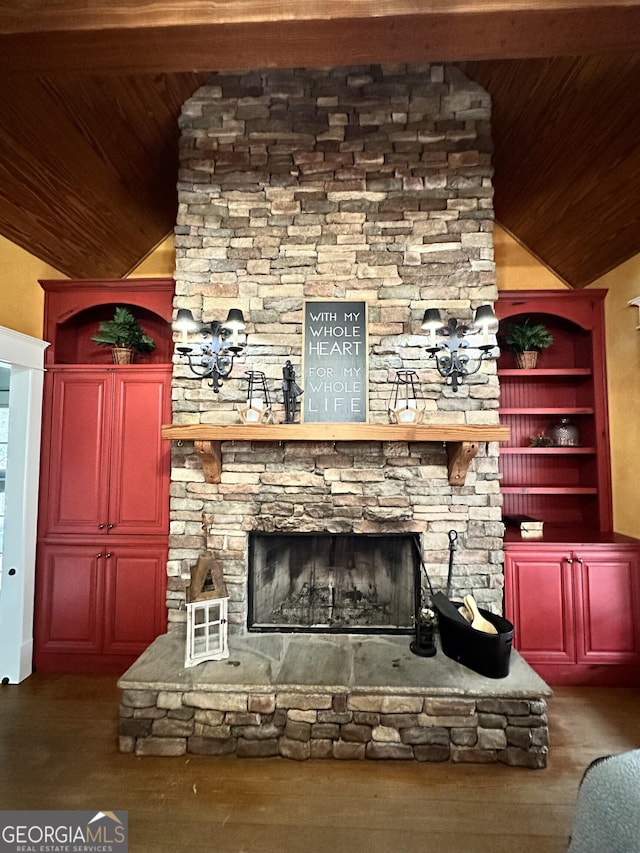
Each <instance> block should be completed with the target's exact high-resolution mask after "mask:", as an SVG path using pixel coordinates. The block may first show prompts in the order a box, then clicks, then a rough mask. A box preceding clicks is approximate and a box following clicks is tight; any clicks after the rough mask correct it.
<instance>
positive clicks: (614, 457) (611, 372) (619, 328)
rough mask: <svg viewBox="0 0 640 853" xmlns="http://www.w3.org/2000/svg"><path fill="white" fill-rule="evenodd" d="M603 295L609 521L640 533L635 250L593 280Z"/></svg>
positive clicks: (638, 260)
mask: <svg viewBox="0 0 640 853" xmlns="http://www.w3.org/2000/svg"><path fill="white" fill-rule="evenodd" d="M591 287H594V288H603V289H605V290H608V291H609V292H608V294H607V298H606V299H605V319H606V336H607V356H606V360H607V379H608V383H607V384H608V389H609V431H610V437H611V476H612V480H613V526H614V529H615V530H616V531H617V532H618V533H624V534H626V535H627V536H634V537H637V538H640V511H639V505H640V452H639V451H638V447H639V445H640V329H637V328H636V326H640V319H639V312H638V308H637V307H635V306H630V305H629V300H631V299H635V298H636V297H638V296H640V255H636V256H635V257H634V258H632V259H631V260H630V261H627V262H626V263H625V264H621V265H620V266H619V267H617V268H616V269H615V270H613V271H612V272H610V273H608V274H607V275H605V276H602V278H599V279H598V280H597V281H595V282H594V283H593V284H592V285H591Z"/></svg>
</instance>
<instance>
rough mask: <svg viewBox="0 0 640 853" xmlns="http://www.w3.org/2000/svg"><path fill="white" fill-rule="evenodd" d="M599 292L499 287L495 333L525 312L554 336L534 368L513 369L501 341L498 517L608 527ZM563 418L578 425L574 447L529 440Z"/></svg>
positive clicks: (511, 358)
mask: <svg viewBox="0 0 640 853" xmlns="http://www.w3.org/2000/svg"><path fill="white" fill-rule="evenodd" d="M604 296H605V292H604V291H589V292H588V293H585V292H575V293H574V292H570V291H562V292H556V291H509V292H505V291H503V292H501V294H500V298H499V300H498V302H497V304H496V313H497V315H498V318H499V320H500V323H501V331H502V334H503V335H506V332H507V330H508V327H509V325H510V324H511V323H513V322H520V321H522V320H524V318H525V317H530V318H531V320H532V322H534V323H543V324H544V325H545V326H546V327H547V329H548V330H549V331H550V332H551V334H552V335H553V339H554V340H553V344H552V346H551V347H549V348H548V349H547V350H544V351H543V352H542V353H541V354H540V356H539V360H538V366H537V367H536V368H533V369H519V368H517V367H516V366H515V358H514V355H513V353H510V352H508V351H506V349H505V348H504V347H503V348H502V352H501V356H500V359H499V362H498V376H499V379H500V391H501V401H500V420H501V422H503V423H504V424H505V425H508V426H509V427H510V429H511V438H510V440H509V442H506V443H504V444H503V445H501V447H500V470H501V475H502V478H501V489H502V494H503V501H504V515H505V516H506V517H509V516H529V517H532V518H535V519H539V520H541V521H544V522H545V525H554V526H556V527H557V526H558V525H560V526H566V527H567V528H569V527H571V528H572V530H575V529H581V528H583V529H585V530H587V529H588V530H595V531H608V530H611V524H612V522H611V486H610V474H609V446H608V421H607V407H606V376H605V372H604V371H605V368H604V341H603V337H602V303H603V299H604ZM564 417H568V418H569V419H570V420H571V422H572V423H573V424H574V425H575V426H576V427H577V428H578V431H579V445H578V446H571V447H558V446H533V442H535V440H536V437H539V436H543V435H547V434H548V432H549V430H550V428H551V427H552V426H553V424H555V423H557V422H558V421H559V420H560V419H561V418H564Z"/></svg>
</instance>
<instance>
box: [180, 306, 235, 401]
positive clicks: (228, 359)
mask: <svg viewBox="0 0 640 853" xmlns="http://www.w3.org/2000/svg"><path fill="white" fill-rule="evenodd" d="M244 328H245V322H244V317H243V315H242V311H241V310H240V309H239V308H232V309H231V310H230V311H229V313H228V315H227V319H226V320H225V321H224V323H221V322H220V321H218V320H212V321H211V322H210V323H202V324H199V323H196V321H195V320H194V319H193V314H192V313H191V311H189V309H188V308H179V309H178V313H177V315H176V319H175V320H174V322H173V329H174V331H176V332H179V333H180V341H179V343H178V344H177V346H176V352H177V353H178V354H179V355H180V357H181V358H183V359H186V361H187V363H188V365H189V369H190V370H191V372H192V373H193V375H194V376H197V377H198V378H199V379H208V380H209V385H210V387H211V388H213V390H214V393H216V394H218V393H219V391H220V388H221V387H222V381H223V380H224V379H228V378H229V376H230V375H231V371H232V370H233V361H234V359H235V357H236V356H237V355H238V354H239V353H241V352H242V350H243V349H244V344H243V343H241V341H240V336H239V333H240V332H241V331H242V330H243V329H244ZM194 334H197V335H199V337H200V340H198V341H196V342H194V343H190V342H189V335H194Z"/></svg>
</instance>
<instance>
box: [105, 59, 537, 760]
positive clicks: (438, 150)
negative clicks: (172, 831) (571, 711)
mask: <svg viewBox="0 0 640 853" xmlns="http://www.w3.org/2000/svg"><path fill="white" fill-rule="evenodd" d="M490 121H491V109H490V99H489V96H488V95H487V93H486V92H485V91H484V90H483V89H482V88H481V87H480V86H478V85H477V84H475V83H473V82H472V81H470V80H468V79H467V78H466V77H465V76H464V75H463V74H462V73H461V72H460V71H459V70H458V69H457V68H456V67H454V66H449V65H412V66H406V65H393V66H391V65H384V66H366V67H349V68H335V69H296V70H270V71H254V72H247V73H238V74H220V75H213V76H212V77H211V80H210V82H209V84H208V85H206V86H204V87H202V88H201V89H200V90H198V91H197V92H196V93H195V94H194V95H193V97H192V98H190V99H189V100H188V101H187V102H186V103H185V104H184V107H183V110H182V116H181V119H180V128H181V138H180V171H179V182H178V218H177V224H176V229H175V245H176V272H175V280H176V292H175V308H176V310H177V309H179V308H188V309H190V310H191V311H192V312H193V314H194V316H195V317H198V318H202V320H203V321H206V322H209V321H211V320H213V319H223V318H224V317H225V316H226V314H227V311H228V310H229V309H230V308H232V307H233V308H235V307H239V308H241V309H242V310H243V311H244V315H245V318H246V319H247V321H248V326H247V331H246V348H245V350H244V351H243V354H242V357H241V358H240V360H239V361H238V362H237V363H236V367H235V369H234V373H233V377H232V378H231V379H230V380H229V381H228V382H225V384H224V385H223V387H222V389H221V391H220V393H219V394H216V395H215V397H214V395H213V393H212V392H211V389H210V388H209V387H208V386H207V384H206V383H203V382H202V381H200V380H198V379H195V378H194V377H193V375H192V374H191V373H190V372H189V370H188V369H187V367H186V366H185V365H184V364H183V363H181V362H180V360H179V359H177V358H176V360H175V366H174V381H173V422H174V424H176V425H180V426H185V427H188V426H189V425H221V424H222V425H225V424H228V425H230V424H237V423H239V415H238V410H239V408H240V407H242V406H243V405H244V404H245V403H246V382H245V381H243V373H244V371H245V370H259V371H263V372H264V374H265V376H266V379H267V382H268V383H269V385H270V387H271V389H272V391H273V393H274V395H275V404H274V412H275V419H276V421H282V420H284V412H283V401H282V392H281V390H280V389H281V387H282V386H281V380H282V375H283V374H282V370H283V367H284V365H285V363H286V362H287V361H290V362H291V364H292V365H293V367H294V368H295V371H296V375H297V377H299V378H300V379H301V378H302V376H303V370H302V363H301V361H302V329H303V318H304V311H305V302H306V301H307V300H318V299H320V300H333V299H335V300H345V301H350V300H351V301H364V302H365V303H366V306H367V315H368V316H367V332H368V383H367V384H368V387H367V392H368V395H367V405H368V421H369V423H370V424H388V422H389V421H388V415H387V406H388V398H389V393H390V388H391V383H392V381H393V379H394V377H395V375H396V371H397V370H413V371H415V372H416V374H417V376H418V380H419V391H420V405H421V407H422V408H423V409H424V422H425V423H429V424H434V425H438V424H448V425H457V426H476V427H480V426H483V425H497V424H498V413H497V407H498V395H499V386H498V380H497V376H496V371H495V364H494V363H493V362H486V363H484V365H483V367H482V369H481V370H480V371H479V372H478V373H476V374H475V375H473V376H472V377H470V378H469V379H468V380H467V381H465V382H464V383H463V384H462V386H461V387H460V388H459V390H457V391H454V390H453V389H452V388H451V387H449V386H447V385H445V384H444V382H443V380H442V378H441V377H440V376H439V374H438V373H437V371H436V370H435V369H434V366H433V362H431V361H430V360H429V359H428V357H427V355H428V354H427V352H426V349H425V336H424V333H423V332H422V331H421V328H420V327H421V320H422V316H423V314H424V311H425V309H426V308H427V307H431V306H437V307H439V308H440V310H441V312H442V313H443V316H455V317H456V318H459V319H461V320H470V319H471V318H472V316H473V312H474V310H475V309H476V308H477V307H478V306H479V305H482V304H486V303H493V302H494V301H495V299H496V297H497V290H496V282H495V267H494V261H493V241H492V229H493V189H492V180H491V178H492V168H491V125H490ZM301 384H302V383H301ZM251 429H252V430H254V431H255V438H254V437H253V433H252V435H251V437H250V438H247V437H243V438H242V439H241V440H231V441H222V445H221V473H220V476H219V477H218V478H217V479H218V480H219V482H211V481H208V480H210V478H208V477H206V476H205V472H204V471H203V465H202V460H201V456H200V455H199V453H198V452H197V447H196V446H195V445H194V442H192V441H188V440H186V441H178V442H175V441H174V442H173V444H172V486H171V539H170V555H169V563H168V592H167V596H168V606H169V625H168V634H167V635H166V637H165V638H159V640H160V641H161V642H162V644H164V645H163V649H165V651H163V652H162V654H163V655H164V658H163V659H164V660H165V661H166V660H167V655H168V656H169V658H171V659H172V660H173V657H171V656H172V655H173V656H175V655H176V654H177V653H178V652H177V651H176V650H177V649H179V648H180V644H181V642H182V636H183V632H184V622H185V610H184V603H185V586H186V583H187V581H188V578H189V569H190V566H191V565H193V564H194V563H195V562H196V560H197V558H198V555H199V554H200V553H201V552H202V550H203V549H204V548H207V549H208V550H209V551H211V553H212V554H213V555H214V556H215V557H216V558H217V559H218V560H219V561H220V563H221V565H222V566H223V570H224V576H225V581H226V585H227V589H228V592H229V596H230V598H229V631H230V646H231V647H232V648H235V649H236V658H237V659H236V663H237V664H238V668H237V671H236V672H232V671H231V670H230V668H229V666H226V668H224V669H223V668H221V667H224V664H221V663H218V664H217V663H210V664H203V665H201V666H200V667H196V668H195V669H196V670H199V671H200V672H191V673H189V674H185V673H184V672H177V671H173V670H172V672H171V674H169V675H167V673H166V672H163V673H159V672H158V671H157V669H155V668H154V664H153V663H152V662H151V660H150V657H149V656H147V657H145V656H143V659H141V662H140V666H139V667H138V668H136V666H135V665H134V668H132V671H131V672H130V673H128V674H126V675H125V676H124V677H123V679H122V681H121V685H122V686H123V687H124V689H125V696H124V701H123V716H124V719H123V728H122V729H121V734H122V740H121V748H122V749H124V750H125V751H136V752H137V753H138V754H184V753H185V752H186V751H187V750H188V751H190V752H204V753H207V754H212V753H213V754H224V753H227V752H237V753H238V754H242V755H267V754H281V755H287V756H288V757H294V758H308V757H334V758H335V757H338V758H340V757H344V758H364V757H373V758H381V757H382V758H383V757H389V758H401V757H402V758H406V757H413V758H419V759H421V760H444V759H446V758H451V757H454V760H462V761H464V760H470V761H473V760H483V761H484V760H490V761H498V760H499V761H503V762H504V763H513V764H524V765H527V766H544V764H545V762H546V758H545V756H546V718H545V717H544V711H545V703H544V701H543V699H542V698H541V697H542V696H543V695H546V693H545V691H546V686H545V685H544V684H543V683H542V682H540V681H539V680H537V679H535V678H534V684H533V686H531V684H530V683H529V684H525V685H523V683H522V682H520V681H516V682H515V683H510V684H508V685H507V684H505V685H502V686H501V689H499V686H496V685H495V684H492V685H490V686H488V685H487V684H486V683H485V682H486V681H487V680H486V679H479V677H475V680H474V678H473V677H472V679H471V682H468V680H467V681H466V682H464V683H465V686H464V687H462V688H461V687H460V684H461V683H463V681H464V679H463V681H461V680H460V678H461V676H460V673H459V672H456V673H454V674H453V675H452V674H451V672H450V671H449V669H448V667H449V666H453V667H454V668H455V667H457V669H458V670H460V669H463V668H461V667H459V665H457V664H455V663H453V662H450V661H448V659H446V658H444V656H443V655H442V654H440V655H438V656H437V657H436V658H433V659H432V660H431V661H430V663H429V666H430V667H431V669H430V670H429V673H430V674H426V673H425V669H424V668H425V667H426V666H427V664H426V662H425V661H424V660H417V659H413V660H412V659H411V658H412V656H411V654H410V652H409V651H408V638H407V637H406V636H405V637H403V636H397V637H395V638H394V637H393V636H390V637H389V636H386V637H385V636H383V635H393V634H394V633H399V634H401V633H402V632H403V631H404V632H407V631H409V630H411V625H412V622H411V619H412V617H413V611H414V607H415V594H416V586H415V578H416V574H417V571H416V563H415V553H412V548H411V545H409V547H407V543H413V542H417V543H418V544H419V547H420V551H421V554H422V558H423V561H424V569H425V570H426V571H427V572H428V573H429V576H430V578H431V581H432V583H433V586H434V587H435V588H438V589H444V586H445V582H446V575H447V567H448V558H449V551H448V543H449V539H448V532H449V531H450V530H455V531H456V532H457V533H458V549H457V552H456V559H455V565H454V572H453V583H452V592H453V594H454V595H458V596H461V595H464V594H465V593H473V595H474V596H475V597H476V599H477V601H478V603H479V604H480V606H481V607H484V608H487V609H489V610H493V611H494V612H501V611H502V588H503V570H502V562H503V552H502V541H503V530H504V528H503V523H502V516H501V495H500V489H499V474H498V445H497V443H495V442H491V441H490V442H480V443H479V445H478V448H477V449H478V452H477V455H476V456H475V458H474V460H473V462H472V464H471V466H470V468H469V471H468V473H467V475H466V479H465V480H464V482H462V483H460V484H455V483H454V484H452V482H451V480H450V477H449V476H448V468H447V461H448V460H447V448H446V447H445V445H444V444H443V443H442V442H435V441H420V440H417V441H412V440H407V439H406V438H401V437H400V438H396V437H393V438H391V439H389V438H385V439H384V440H371V441H364V440H357V441H355V440H349V439H348V438H346V439H345V440H342V439H341V440H333V439H331V437H330V432H329V431H328V432H327V439H326V440H324V439H323V438H322V437H320V438H318V437H316V438H314V439H313V440H304V441H300V440H280V439H274V440H265V438H264V435H265V433H262V435H261V430H262V429H263V427H262V426H261V425H259V424H258V425H255V426H254V427H251ZM291 430H295V426H291ZM203 515H204V516H205V517H206V518H207V519H208V520H209V521H208V524H207V529H206V530H205V535H203V530H202V518H203ZM294 536H295V537H300V536H304V537H306V540H305V544H306V546H308V547H307V548H306V549H305V550H306V551H307V552H308V553H306V555H305V559H301V558H300V556H299V555H298V556H297V557H295V558H294V557H292V556H291V552H290V550H289V546H290V544H291V542H292V539H291V537H294ZM389 538H397V540H398V543H401V542H402V543H404V544H399V551H398V553H397V555H396V556H394V557H393V558H392V559H391V562H392V563H394V565H395V564H396V563H397V565H395V568H399V572H397V573H396V572H395V571H394V570H392V569H390V568H389V567H388V565H386V564H385V561H384V560H380V559H379V555H380V552H381V551H384V546H383V545H382V542H383V541H384V540H385V539H389ZM365 541H366V542H368V543H369V544H368V545H367V546H366V547H367V548H369V547H370V546H372V545H373V546H375V547H372V548H371V550H370V551H368V552H366V554H365V556H366V559H364V558H363V557H362V552H358V548H360V547H361V545H362V543H364V542H365ZM274 543H275V546H277V547H275V546H274ZM297 544H299V543H297ZM272 546H273V547H272ZM376 549H377V551H376ZM331 551H333V553H334V555H335V554H336V553H340V552H342V557H343V559H342V564H345V561H346V568H345V565H342V569H343V570H344V572H343V574H342V576H341V577H340V578H337V577H336V566H337V563H339V562H340V561H337V563H336V561H335V560H334V562H333V563H332V562H331V561H330V560H328V559H326V557H327V554H328V553H329V552H331ZM258 552H259V553H260V555H261V563H260V565H259V567H258V568H257V570H256V569H255V567H254V574H253V578H252V581H251V582H250V580H249V567H250V565H251V563H250V560H251V559H253V558H254V557H255V555H256V554H257V553H258ZM354 554H355V555H357V558H356V556H353V555H354ZM387 556H388V555H385V559H386V558H387ZM388 562H389V561H388V560H387V563H388ZM365 563H366V567H365ZM305 584H306V585H307V588H305ZM310 585H311V586H314V587H315V596H316V597H315V600H314V602H313V603H312V602H311V599H310V597H309V594H310V591H309V589H308V587H309V586H310ZM285 588H286V589H285ZM283 590H284V591H285V592H284V594H283ZM349 601H350V602H351V603H352V604H354V606H353V607H352V608H351V612H348V611H349V608H348V607H346V603H347V602H349ZM381 602H382V603H381ZM355 605H358V606H355ZM338 609H340V610H341V611H342V615H341V616H340V618H339V619H337V613H338ZM345 613H346V616H345ZM274 614H280V615H274ZM280 617H282V620H283V621H282V622H280ZM285 617H286V618H285ZM368 620H370V621H368ZM347 622H349V623H350V624H346V623H347ZM338 625H339V628H340V631H342V630H343V629H346V630H347V633H346V634H345V635H343V637H342V638H341V637H337V638H336V637H333V636H331V637H328V636H327V635H329V634H331V633H332V631H333V629H334V628H336V627H337V626H338ZM281 627H286V629H287V631H289V632H291V633H290V634H289V638H287V635H286V634H285V633H283V631H282V630H280V628H281ZM370 627H372V628H373V629H374V631H375V632H376V633H375V635H373V636H369V635H368V629H369V628H370ZM255 629H261V630H260V631H257V634H256V630H255ZM267 629H268V630H267ZM305 630H306V631H307V632H309V631H310V632H317V635H316V638H315V639H313V640H311V639H309V638H310V636H311V635H310V634H309V633H304V634H303V635H302V636H301V635H300V634H299V633H298V632H300V631H305ZM252 638H254V639H252ZM258 641H259V642H258ZM156 642H158V641H156ZM311 648H313V660H312V661H311V660H310V658H309V657H308V656H306V654H305V653H308V652H309V649H311ZM167 649H168V650H170V651H166V650H167ZM149 651H150V652H151V650H149ZM369 654H373V655H374V657H375V656H379V657H378V658H376V664H375V666H373V665H372V664H371V661H369V660H368V658H367V657H366V656H367V655H369ZM232 656H233V651H232ZM382 659H384V663H383V662H382ZM265 661H268V666H267V664H266V663H265ZM276 661H277V663H276ZM291 661H296V662H297V663H296V665H295V666H294V665H293V664H291ZM301 661H304V664H301V663H300V662H301ZM332 661H334V662H335V668H334V667H333V664H332V663H331V662H332ZM344 662H347V663H346V664H345V663H344ZM349 662H350V663H349ZM290 664H291V665H290ZM343 665H346V671H345V670H343V669H342V667H343ZM517 665H518V667H519V671H522V672H524V670H523V669H522V668H523V667H524V668H525V669H527V668H526V664H524V662H523V661H521V660H518V661H517ZM175 666H179V664H175ZM212 667H213V669H212ZM216 667H217V668H216ZM243 667H244V669H243ZM265 667H266V669H267V670H268V672H269V674H268V676H267V675H265V671H266V670H265ZM439 667H444V669H443V670H442V672H440V674H438V668H439ZM248 672H251V673H252V676H251V678H249V677H248V675H247V673H248ZM345 673H346V674H345ZM374 673H375V674H374ZM354 674H355V675H354ZM471 675H472V676H473V674H471ZM183 679H187V681H184V680H183ZM478 679H479V681H478ZM510 680H511V676H510V679H509V681H510ZM525 681H526V679H525ZM187 682H188V683H187ZM500 697H503V698H500ZM146 708H148V709H149V713H148V714H147V713H146V711H144V709H146ZM141 720H142V721H143V722H141ZM314 727H315V728H314ZM354 727H355V728H354ZM494 727H495V728H494ZM404 729H407V730H410V731H409V733H407V732H404ZM481 730H482V732H483V733H481ZM403 732H404V733H403ZM354 743H355V744H356V746H357V748H355V747H353V744H354ZM425 744H426V745H428V746H427V747H425V748H423V747H424V746H425ZM421 745H422V746H421Z"/></svg>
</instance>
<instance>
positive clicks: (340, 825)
mask: <svg viewBox="0 0 640 853" xmlns="http://www.w3.org/2000/svg"><path fill="white" fill-rule="evenodd" d="M115 682H116V679H115V678H113V677H110V676H71V675H58V676H56V675H45V674H37V675H34V676H32V677H31V678H29V679H28V680H27V681H25V682H23V684H21V685H17V686H16V685H5V686H1V687H0V808H2V809H9V808H13V809H36V808H37V809H96V810H97V809H102V810H106V809H125V810H127V811H128V813H129V836H130V845H129V849H130V850H131V851H132V853H183V851H184V853H198V851H207V853H209V851H211V852H212V853H343V851H345V853H346V851H348V853H429V851H438V853H513V851H518V853H534V851H535V853H560V851H566V848H567V845H568V841H569V834H570V832H571V823H572V819H573V811H574V806H575V799H576V792H577V787H578V783H579V781H580V778H581V776H582V773H583V771H584V768H585V767H586V766H587V765H588V764H589V762H590V761H591V760H592V759H594V758H596V757H598V756H600V755H605V754H609V753H617V752H623V751H625V750H628V749H637V748H639V747H640V713H638V710H639V709H640V689H631V688H629V689H598V688H575V687H571V688H569V687H563V688H556V690H555V695H554V697H553V699H551V700H550V703H549V719H550V732H551V748H550V760H549V767H548V768H547V769H546V770H523V769H516V768H510V767H503V766H501V765H498V766H496V765H488V766H487V765H453V764H421V763H417V762H373V761H366V762H339V761H322V762H320V761H315V762H312V761H308V762H303V763H298V762H294V761H288V760H284V759H256V760H252V759H237V758H234V757H228V758H200V757H186V758H135V757H134V756H131V755H121V754H120V753H118V752H117V743H116V724H117V706H118V701H119V690H118V689H117V687H116V684H115ZM603 853H604V851H603Z"/></svg>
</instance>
